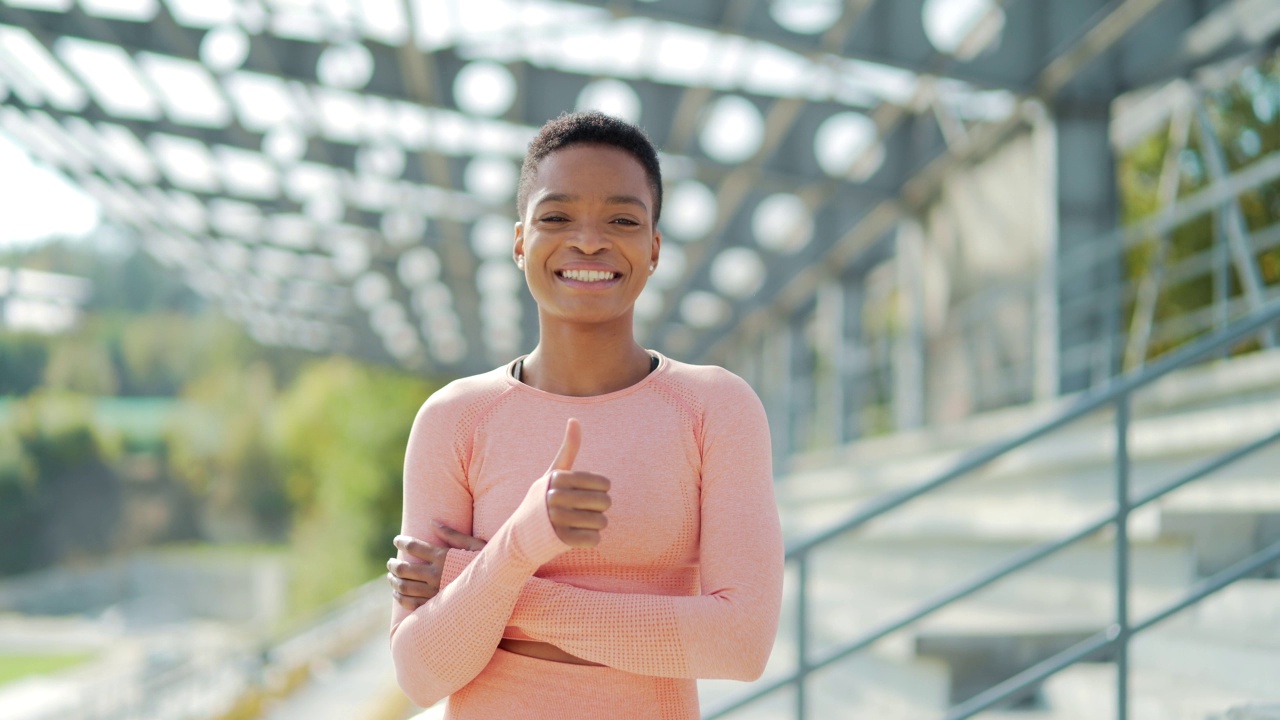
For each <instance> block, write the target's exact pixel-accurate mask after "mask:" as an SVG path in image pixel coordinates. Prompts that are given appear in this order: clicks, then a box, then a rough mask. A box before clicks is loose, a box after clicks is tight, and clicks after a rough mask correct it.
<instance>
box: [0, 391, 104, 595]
mask: <svg viewBox="0 0 1280 720" xmlns="http://www.w3.org/2000/svg"><path fill="white" fill-rule="evenodd" d="M9 414H10V418H9V422H8V427H9V432H7V433H0V498H2V499H3V500H4V502H3V504H2V505H0V508H2V509H0V519H3V522H0V573H15V572H22V571H26V570H33V569H36V568H39V567H43V566H45V565H48V564H50V563H52V562H54V561H59V560H74V559H77V558H82V557H92V556H95V555H97V554H99V553H100V551H101V548H103V547H104V546H110V544H111V542H112V540H113V539H114V538H113V536H114V534H115V530H116V524H117V521H118V519H119V515H120V510H121V501H122V488H121V483H120V478H119V476H118V474H117V473H116V472H114V471H113V468H112V467H111V463H112V461H113V460H114V459H116V458H118V457H119V453H120V446H119V441H118V438H114V437H111V436H110V435H108V434H105V433H103V432H101V431H100V430H99V429H98V428H95V427H94V423H93V407H92V403H91V401H90V400H89V399H88V398H86V397H85V396H82V395H76V394H70V393H65V392H61V391H58V390H41V391H38V392H36V393H33V394H31V395H29V396H27V397H26V398H24V399H23V400H22V401H21V402H19V403H17V404H16V405H14V406H13V407H11V408H10V412H9Z"/></svg>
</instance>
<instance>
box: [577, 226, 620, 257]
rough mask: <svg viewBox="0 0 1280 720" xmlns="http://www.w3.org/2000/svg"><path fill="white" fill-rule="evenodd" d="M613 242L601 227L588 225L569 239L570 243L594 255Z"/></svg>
mask: <svg viewBox="0 0 1280 720" xmlns="http://www.w3.org/2000/svg"><path fill="white" fill-rule="evenodd" d="M611 244H612V242H611V241H610V239H609V235H608V234H607V233H605V232H603V231H602V230H600V229H599V228H596V227H592V226H586V227H582V228H580V229H579V230H578V232H576V233H574V234H573V235H572V236H571V237H570V239H569V245H570V246H572V247H574V248H577V249H578V250H579V251H581V252H583V253H586V254H587V255H593V254H595V253H597V252H600V251H601V250H604V249H606V248H608V247H609V246H610V245H611Z"/></svg>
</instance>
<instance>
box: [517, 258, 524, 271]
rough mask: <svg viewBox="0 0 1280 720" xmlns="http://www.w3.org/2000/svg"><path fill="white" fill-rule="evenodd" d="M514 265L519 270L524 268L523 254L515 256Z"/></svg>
mask: <svg viewBox="0 0 1280 720" xmlns="http://www.w3.org/2000/svg"><path fill="white" fill-rule="evenodd" d="M516 267H518V268H520V269H521V270H523V269H524V256H523V255H521V256H519V257H517V258H516Z"/></svg>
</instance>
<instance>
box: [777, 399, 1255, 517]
mask: <svg viewBox="0 0 1280 720" xmlns="http://www.w3.org/2000/svg"><path fill="white" fill-rule="evenodd" d="M1278 428H1280V402H1275V401H1269V402H1258V403H1254V404H1251V405H1241V406H1238V407H1231V408H1217V409H1209V410H1199V411H1194V412H1189V413H1185V414H1182V415H1177V416H1167V417H1160V418H1154V419H1150V420H1145V421H1136V422H1135V423H1134V425H1133V427H1132V430H1131V433H1130V437H1129V448H1130V458H1131V470H1130V471H1131V484H1132V486H1133V489H1134V492H1135V493H1139V492H1143V491H1145V490H1147V489H1150V488H1154V487H1157V486H1159V485H1163V484H1164V483H1167V482H1168V481H1170V480H1172V479H1174V478H1175V477H1177V476H1179V475H1181V474H1182V473H1184V472H1187V471H1189V470H1191V469H1193V468H1195V467H1196V466H1198V465H1200V464H1201V463H1202V462H1203V461H1205V460H1208V459H1210V458H1213V457H1216V456H1217V455H1220V454H1222V453H1224V452H1227V451H1230V450H1234V449H1236V448H1238V447H1240V446H1241V445H1243V444H1245V443H1246V442H1249V441H1251V440H1254V439H1257V438H1261V437H1264V436H1266V435H1268V434H1270V433H1273V432H1275V431H1276V430H1277V429H1278ZM969 454H970V451H969V450H968V449H966V450H962V451H948V452H943V453H934V454H929V453H919V452H917V453H904V454H903V455H900V456H899V457H897V458H888V459H885V460H883V461H882V462H869V461H866V460H863V459H857V458H849V459H846V460H845V461H843V462H838V463H831V464H828V465H825V466H821V467H810V468H808V469H804V470H796V471H792V472H789V473H788V474H787V475H786V476H785V477H783V478H781V479H780V480H779V482H778V485H777V495H778V501H779V505H780V507H782V508H783V509H784V511H786V510H789V509H796V510H800V509H803V508H805V507H806V506H809V505H814V504H819V505H826V504H830V503H850V504H852V505H856V504H858V503H859V502H860V501H861V502H865V501H867V500H870V499H872V498H875V497H878V496H881V495H883V494H885V493H888V492H892V491H898V490H902V489H905V488H909V487H913V486H915V485H917V484H918V483H920V482H923V481H926V480H929V479H931V478H933V477H937V476H938V475H939V474H941V473H942V472H944V471H947V470H949V469H951V468H952V467H954V466H955V465H956V464H958V463H959V462H960V461H961V460H962V459H964V458H965V457H966V456H968V455H969ZM1277 462H1280V443H1275V444H1273V445H1271V446H1269V447H1267V448H1263V449H1261V450H1259V451H1258V452H1256V453H1255V454H1253V455H1252V456H1250V457H1248V458H1245V459H1242V460H1240V461H1238V462H1236V463H1233V464H1232V465H1229V466H1228V467H1226V468H1223V469H1221V470H1219V471H1218V472H1216V473H1214V475H1213V476H1212V479H1213V480H1214V481H1215V483H1217V484H1228V483H1230V482H1236V481H1241V482H1244V483H1245V485H1244V487H1245V488H1246V492H1248V493H1251V494H1254V495H1259V496H1260V498H1261V499H1262V500H1265V501H1267V502H1268V503H1270V504H1271V505H1272V506H1273V507H1280V488H1277V486H1276V484H1275V483H1270V484H1266V483H1263V482H1261V481H1264V480H1267V479H1273V478H1274V474H1273V472H1272V470H1273V469H1274V468H1275V467H1276V464H1277ZM1114 468H1115V438H1114V432H1113V430H1112V429H1111V428H1109V427H1086V428H1079V429H1071V430H1069V431H1062V432H1060V433H1059V434H1055V435H1051V436H1049V437H1047V438H1044V439H1041V440H1037V441H1035V442H1033V443H1029V444H1028V445H1025V446H1022V447H1020V448H1017V449H1015V450H1013V451H1010V452H1009V453H1008V454H1006V455H1004V456H1002V457H1001V458H998V459H997V460H995V461H993V462H991V463H989V464H988V465H986V466H984V467H983V468H980V469H978V470H975V471H974V472H972V473H970V474H969V475H967V476H966V477H965V478H963V479H962V480H959V481H957V482H956V483H954V484H953V485H952V487H953V488H955V489H954V490H948V492H960V493H981V492H988V493H990V492H999V493H1002V494H1003V493H1009V492H1014V491H1021V492H1028V491H1032V490H1034V491H1038V492H1056V493H1062V494H1066V495H1067V496H1069V497H1075V498H1080V499H1091V500H1094V501H1105V500H1109V499H1110V498H1111V493H1112V487H1113V485H1114V478H1115V469H1114Z"/></svg>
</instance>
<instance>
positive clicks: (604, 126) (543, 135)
mask: <svg viewBox="0 0 1280 720" xmlns="http://www.w3.org/2000/svg"><path fill="white" fill-rule="evenodd" d="M573 145H607V146H609V147H615V148H618V149H619V150H622V151H623V152H626V153H629V154H630V155H631V156H632V157H634V158H635V159H636V161H637V162H639V163H640V166H641V167H642V168H644V174H645V176H646V177H647V178H648V180H649V189H650V190H652V191H653V222H654V224H655V225H656V224H657V223H658V218H659V217H660V216H661V215H662V169H661V168H660V167H659V166H658V151H657V150H656V149H654V147H653V143H652V142H650V140H649V137H648V136H647V135H645V134H644V131H643V130H641V129H640V128H638V127H636V126H635V125H632V124H631V123H629V122H627V121H625V120H619V119H618V118H615V117H611V116H609V115H605V114H604V113H602V112H599V111H596V110H588V111H586V112H575V113H563V114H561V115H560V117H558V118H555V119H553V120H548V121H547V123H546V124H545V125H543V126H542V128H541V129H540V130H538V134H537V135H536V136H534V138H533V141H532V142H530V143H529V152H528V153H526V154H525V156H524V165H522V166H521V167H520V189H519V191H517V193H516V211H517V212H518V213H519V214H520V217H521V219H523V218H524V211H525V208H526V206H527V205H528V203H529V193H530V192H532V191H533V183H534V181H535V180H536V179H537V176H538V165H539V164H540V163H541V162H542V161H543V159H545V158H546V157H547V156H548V155H550V154H551V153H553V152H556V151H557V150H563V149H565V148H567V147H570V146H573Z"/></svg>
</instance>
